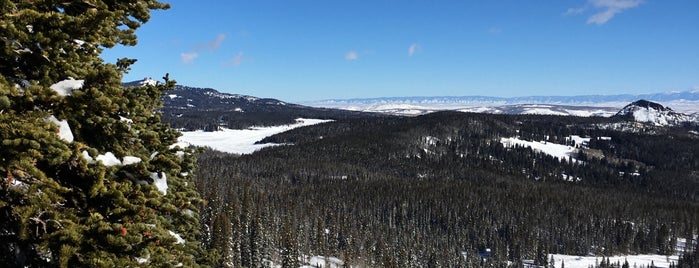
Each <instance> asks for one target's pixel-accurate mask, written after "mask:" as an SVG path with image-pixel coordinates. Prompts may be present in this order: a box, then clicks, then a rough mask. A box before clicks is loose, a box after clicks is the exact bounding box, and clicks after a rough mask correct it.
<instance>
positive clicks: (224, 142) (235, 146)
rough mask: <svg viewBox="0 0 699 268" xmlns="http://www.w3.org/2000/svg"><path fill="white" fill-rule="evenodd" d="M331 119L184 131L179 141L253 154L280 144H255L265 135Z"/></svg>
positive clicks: (301, 119) (235, 152)
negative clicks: (243, 127)
mask: <svg viewBox="0 0 699 268" xmlns="http://www.w3.org/2000/svg"><path fill="white" fill-rule="evenodd" d="M329 121H332V120H322V119H305V118H298V119H296V123H295V124H291V125H282V126H273V127H251V128H248V129H227V128H224V129H223V130H221V131H214V132H205V131H183V132H182V136H181V137H179V139H178V141H179V142H181V143H185V144H188V145H195V146H206V147H211V148H213V149H216V150H219V151H222V152H227V153H233V154H251V153H253V152H255V151H257V150H260V149H262V148H264V147H269V146H274V145H279V144H275V143H265V144H255V142H258V141H260V140H262V139H264V138H265V137H269V136H272V135H274V134H277V133H282V132H284V131H288V130H291V129H294V128H297V127H303V126H310V125H315V124H320V123H325V122H329Z"/></svg>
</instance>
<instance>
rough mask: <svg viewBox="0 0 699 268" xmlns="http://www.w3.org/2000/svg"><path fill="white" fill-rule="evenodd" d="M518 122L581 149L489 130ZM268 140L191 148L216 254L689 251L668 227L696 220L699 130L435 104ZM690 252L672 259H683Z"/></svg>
mask: <svg viewBox="0 0 699 268" xmlns="http://www.w3.org/2000/svg"><path fill="white" fill-rule="evenodd" d="M619 129H623V131H622V130H619ZM571 135H580V136H587V137H590V142H589V144H574V142H573V141H571V140H570V139H566V137H569V136H571ZM514 136H518V137H520V138H521V139H525V140H546V141H549V142H554V143H560V144H568V145H570V146H576V147H579V148H581V150H579V152H578V154H577V155H576V156H575V159H578V160H575V159H573V158H572V157H571V158H569V159H557V158H553V157H551V156H549V155H546V154H542V153H539V152H536V151H533V150H531V149H530V148H522V147H517V146H515V147H510V148H506V147H505V146H503V144H502V143H500V142H499V141H500V138H503V137H514ZM270 141H273V142H278V143H285V144H293V145H291V146H279V147H272V148H266V149H263V150H262V151H260V152H257V153H255V154H252V155H243V156H236V155H228V154H223V153H218V152H215V151H206V152H204V153H203V154H201V155H200V157H199V169H198V172H197V176H196V177H197V187H198V188H199V191H200V192H201V194H202V195H203V196H204V197H205V199H206V200H207V201H208V203H207V205H206V206H205V207H204V208H203V209H202V214H201V217H202V223H203V224H204V228H205V231H204V233H205V234H209V236H207V237H206V238H205V241H204V242H205V244H206V245H207V246H208V247H211V248H216V249H219V250H221V253H222V257H223V258H222V259H221V265H223V266H229V267H239V266H244V267H258V266H261V265H264V262H265V261H266V260H272V261H274V262H275V263H282V264H284V265H283V266H284V267H294V266H296V265H297V264H298V259H299V256H300V255H319V256H336V257H338V258H340V259H342V260H344V261H345V264H346V265H350V266H351V265H358V266H360V267H372V266H380V267H480V266H481V265H486V264H487V265H488V266H490V265H494V266H497V267H503V266H506V265H507V264H508V263H509V264H510V265H514V266H515V267H521V265H522V262H523V261H524V260H533V261H534V263H535V264H537V265H545V264H546V263H547V262H548V261H549V260H548V258H547V256H548V255H547V254H551V253H560V254H571V255H590V254H594V255H598V256H610V255H618V254H665V255H671V254H676V253H679V254H685V252H675V250H676V247H675V245H676V244H677V241H678V239H686V238H692V237H694V236H693V235H696V234H697V223H698V221H699V203H698V202H697V201H699V200H698V198H699V173H698V171H699V142H697V141H699V137H697V136H696V135H694V134H691V133H690V132H688V131H687V129H681V128H662V127H653V126H647V125H639V124H635V123H628V122H624V121H619V120H616V119H608V118H576V117H560V116H511V115H485V114H467V113H456V112H439V113H433V114H428V115H424V116H420V117H409V118H368V119H350V120H340V121H336V122H332V123H327V124H321V125H316V126H310V127H305V128H301V129H296V130H292V131H289V132H286V133H282V134H278V135H276V136H272V137H270V138H268V139H266V140H264V141H263V142H270ZM572 178H574V179H572ZM690 241H691V239H690ZM686 251H687V252H686V255H685V256H686V257H688V259H685V260H684V261H683V262H681V263H680V267H695V265H696V261H694V259H692V260H691V261H690V260H689V258H690V257H691V258H695V257H692V256H695V254H696V253H694V252H692V249H691V248H687V249H686ZM484 256H487V257H484ZM484 260H485V262H484ZM610 265H611V264H610Z"/></svg>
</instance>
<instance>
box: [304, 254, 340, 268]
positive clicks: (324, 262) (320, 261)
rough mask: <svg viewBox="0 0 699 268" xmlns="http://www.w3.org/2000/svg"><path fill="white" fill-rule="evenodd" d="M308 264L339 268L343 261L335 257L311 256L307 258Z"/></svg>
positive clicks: (325, 267)
mask: <svg viewBox="0 0 699 268" xmlns="http://www.w3.org/2000/svg"><path fill="white" fill-rule="evenodd" d="M308 264H309V265H310V266H312V267H324V268H340V267H342V266H343V265H344V264H345V262H343V261H342V260H340V259H338V258H335V257H324V256H313V257H311V258H309V260H308Z"/></svg>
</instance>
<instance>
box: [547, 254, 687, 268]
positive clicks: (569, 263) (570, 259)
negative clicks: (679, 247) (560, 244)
mask: <svg viewBox="0 0 699 268" xmlns="http://www.w3.org/2000/svg"><path fill="white" fill-rule="evenodd" d="M549 259H550V257H549ZM553 260H554V261H555V263H554V267H556V268H559V267H561V266H562V265H561V263H563V264H564V265H565V267H566V268H588V267H594V266H595V264H599V263H600V262H601V261H602V257H595V256H573V255H561V254H553ZM605 260H606V258H605ZM677 260H678V256H676V255H675V256H664V255H626V256H611V257H609V261H610V262H611V263H612V264H615V263H617V262H619V264H624V261H628V262H629V267H641V266H645V267H650V264H651V263H653V264H655V267H658V268H660V267H670V263H675V264H677ZM591 265H592V266H591Z"/></svg>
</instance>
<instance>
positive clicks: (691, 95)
mask: <svg viewBox="0 0 699 268" xmlns="http://www.w3.org/2000/svg"><path fill="white" fill-rule="evenodd" d="M639 99H646V100H651V101H656V102H662V103H665V104H668V105H672V106H673V107H675V109H676V110H677V111H680V112H684V113H696V112H699V90H693V91H684V92H671V93H656V94H639V95H632V94H621V95H581V96H527V97H512V98H501V97H488V96H446V97H429V96H428V97H385V98H364V99H329V100H320V101H311V102H304V103H303V104H304V105H309V106H315V107H328V108H338V109H345V110H353V111H368V112H382V113H389V114H402V115H420V114H424V113H429V112H434V111H440V110H460V111H471V112H485V113H507V114H514V113H525V114H527V113H528V114H557V115H578V116H586V115H600V116H611V115H614V113H615V112H616V111H618V109H620V108H622V107H624V106H625V105H626V104H628V103H630V102H632V101H635V100H639ZM536 105H548V106H549V107H543V108H542V107H534V106H536ZM571 107H576V108H575V109H571ZM583 107H584V108H583ZM566 111H571V112H566ZM601 111H604V112H601Z"/></svg>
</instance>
